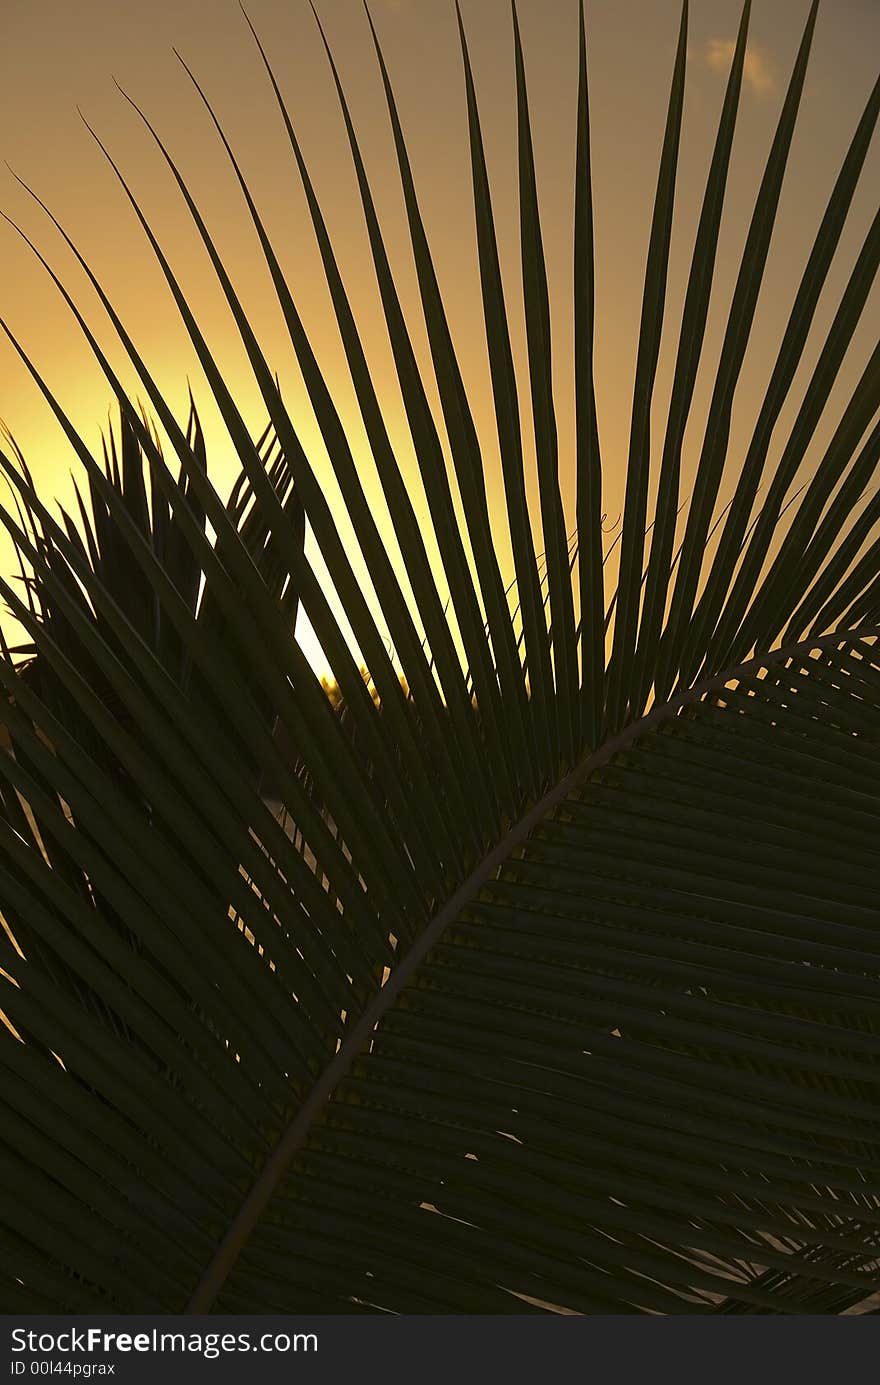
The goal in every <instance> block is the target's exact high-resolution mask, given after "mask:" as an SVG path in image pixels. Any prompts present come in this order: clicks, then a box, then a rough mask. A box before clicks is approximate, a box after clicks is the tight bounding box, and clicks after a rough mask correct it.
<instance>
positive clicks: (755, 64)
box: [703, 38, 776, 96]
mask: <svg viewBox="0 0 880 1385" xmlns="http://www.w3.org/2000/svg"><path fill="white" fill-rule="evenodd" d="M735 51H736V44H735V42H734V40H733V39H732V38H710V39H709V42H708V43H707V44H706V47H705V49H704V50H703V57H704V59H705V61H706V63H707V65H708V66H709V67H710V68H711V69H712V71H713V72H724V73H726V72H728V71H729V70H730V64H731V63H732V62H733V55H734V52H735ZM743 76H744V80H745V81H746V82H747V83H748V85H749V86H750V87H751V88H752V91H754V92H755V93H756V94H757V95H758V96H765V95H766V94H767V92H769V91H772V90H773V88H774V86H775V85H776V79H775V77H774V74H773V66H772V64H771V62H770V60H769V58H768V57H767V56H766V54H765V53H764V52H762V50H761V49H760V48H751V47H749V48H747V49H746V61H745V67H744V70H743Z"/></svg>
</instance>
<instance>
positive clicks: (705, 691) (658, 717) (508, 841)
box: [187, 625, 880, 1313]
mask: <svg viewBox="0 0 880 1385" xmlns="http://www.w3.org/2000/svg"><path fill="white" fill-rule="evenodd" d="M878 635H880V626H876V625H872V626H868V627H866V628H863V629H859V630H852V631H846V632H840V631H836V632H835V633H834V634H833V635H829V636H826V637H825V638H824V639H820V640H806V641H804V642H803V643H801V644H798V645H789V646H786V647H784V648H781V649H778V650H774V651H773V653H772V654H771V655H769V656H757V657H755V658H753V659H751V660H749V661H747V662H746V663H745V664H741V665H740V666H739V667H737V668H731V669H727V670H725V671H724V672H723V673H721V674H719V675H717V676H716V677H714V678H709V679H704V680H703V681H701V682H699V683H696V684H695V685H694V686H693V687H692V688H690V689H688V691H687V692H684V693H680V694H678V695H677V696H676V697H673V698H671V699H670V700H669V701H667V702H665V703H662V704H659V705H657V706H655V707H653V708H652V709H651V711H650V712H649V713H648V714H647V715H646V716H644V717H642V718H641V720H639V721H637V722H633V723H631V724H630V725H629V726H628V727H627V728H626V729H625V730H624V731H622V732H619V733H618V734H617V735H616V736H610V737H609V738H608V739H607V740H606V741H605V742H604V743H603V745H602V746H601V748H600V749H599V750H598V751H594V752H592V753H591V754H589V755H588V756H587V758H586V759H585V760H584V761H583V762H582V763H581V764H579V765H577V766H576V767H575V768H574V769H573V770H570V771H569V772H568V773H567V774H566V775H565V776H564V777H563V778H562V779H561V780H560V781H559V782H558V783H557V784H555V785H554V786H553V788H552V789H550V790H549V792H548V793H546V794H545V795H544V796H543V798H541V799H540V800H539V801H538V802H537V803H536V804H534V805H533V806H532V807H531V808H530V809H529V810H528V812H526V813H525V814H524V815H523V817H522V818H520V820H519V821H518V822H517V823H515V824H514V825H513V826H512V827H511V828H510V830H509V831H508V832H507V833H506V834H505V835H504V836H503V837H502V839H501V840H500V841H499V842H498V843H497V844H496V845H495V846H494V847H493V848H492V850H491V851H490V852H489V853H488V854H487V855H486V856H485V857H484V858H483V860H482V861H481V862H480V864H479V865H478V866H477V868H476V870H474V871H473V872H472V873H471V875H470V876H469V877H468V878H467V880H465V881H464V883H463V884H462V885H461V886H460V887H459V888H458V889H457V890H456V891H455V893H454V894H453V895H452V896H451V897H450V898H449V899H448V900H447V901H446V902H445V903H444V904H443V906H442V908H441V909H440V910H439V911H438V912H437V913H436V914H435V915H434V917H433V918H432V919H431V920H430V921H429V922H428V923H427V924H426V925H425V927H424V929H423V930H422V932H421V933H420V934H419V936H418V939H417V940H416V942H415V943H414V944H413V945H412V947H411V948H410V949H409V951H408V952H407V953H406V954H405V955H404V956H403V957H402V958H401V959H400V960H399V961H397V963H396V965H395V967H394V969H393V971H391V973H390V975H389V976H388V979H387V981H386V982H385V984H384V985H383V986H382V988H381V990H379V991H378V992H377V993H376V995H375V996H374V997H373V999H372V1000H371V1001H370V1003H369V1004H368V1005H367V1007H366V1009H365V1010H364V1011H363V1013H362V1014H361V1015H360V1017H359V1018H358V1020H357V1022H356V1024H355V1025H354V1027H353V1028H352V1029H351V1030H350V1031H349V1032H348V1034H347V1035H346V1037H345V1039H343V1041H342V1043H341V1045H340V1048H339V1050H338V1052H337V1053H336V1054H335V1056H334V1057H333V1059H332V1061H331V1062H330V1063H329V1064H328V1065H327V1067H326V1068H325V1070H324V1072H323V1073H322V1074H321V1076H320V1077H319V1078H318V1080H317V1081H316V1083H315V1085H314V1087H313V1088H312V1090H311V1092H310V1093H309V1095H308V1097H307V1098H306V1100H305V1101H304V1102H303V1105H302V1106H301V1108H300V1110H299V1111H298V1112H297V1115H296V1117H295V1118H294V1120H293V1121H292V1122H291V1123H290V1125H289V1126H288V1127H287V1129H286V1130H285V1131H284V1133H283V1135H282V1136H281V1138H280V1139H279V1141H278V1143H277V1145H276V1146H275V1149H274V1150H273V1152H272V1154H271V1156H270V1157H269V1159H268V1160H267V1161H266V1164H265V1165H264V1167H263V1169H262V1172H261V1174H260V1177H259V1178H258V1179H257V1181H256V1182H255V1184H254V1186H253V1187H252V1188H251V1190H250V1191H249V1193H248V1196H247V1198H246V1199H245V1201H244V1202H243V1204H242V1206H241V1208H240V1210H239V1212H238V1213H237V1214H236V1216H235V1218H234V1219H233V1221H232V1223H231V1224H230V1227H229V1231H228V1232H227V1235H226V1236H225V1237H224V1240H223V1242H222V1244H221V1245H220V1246H219V1247H218V1250H217V1254H216V1257H215V1258H214V1260H213V1261H212V1263H211V1264H210V1265H209V1266H208V1267H207V1269H206V1271H205V1274H204V1276H203V1278H202V1280H201V1282H200V1283H199V1285H198V1287H197V1289H196V1292H195V1294H194V1295H193V1298H192V1300H191V1301H190V1304H189V1306H188V1310H187V1311H188V1312H191V1313H202V1312H207V1311H208V1310H209V1309H210V1307H211V1305H212V1304H213V1302H214V1299H215V1298H216V1296H217V1294H218V1292H219V1291H220V1290H221V1289H222V1286H223V1284H224V1283H225V1281H226V1279H227V1277H228V1275H229V1273H230V1270H231V1269H232V1267H233V1265H234V1263H235V1260H236V1259H237V1257H238V1255H239V1253H240V1252H241V1250H242V1248H243V1246H244V1245H245V1244H246V1242H247V1239H248V1237H249V1235H250V1233H251V1232H252V1230H253V1229H254V1227H255V1226H256V1225H257V1223H258V1222H259V1219H260V1217H261V1215H262V1213H263V1211H264V1210H265V1208H266V1206H267V1205H268V1203H269V1201H270V1199H271V1197H272V1194H273V1193H274V1191H275V1189H276V1188H277V1186H278V1184H279V1183H280V1181H281V1180H282V1179H283V1178H284V1176H285V1174H286V1172H287V1170H288V1169H289V1167H290V1164H291V1162H292V1161H293V1159H294V1158H295V1156H296V1154H297V1151H298V1150H299V1149H301V1148H302V1146H303V1145H304V1144H305V1142H306V1140H307V1139H308V1136H309V1132H310V1130H311V1128H312V1125H313V1124H314V1122H315V1121H316V1120H318V1119H320V1117H321V1115H322V1113H323V1110H324V1108H325V1106H326V1105H327V1103H328V1102H329V1101H330V1100H331V1099H332V1097H333V1094H334V1092H335V1090H336V1088H337V1087H338V1086H339V1083H340V1082H341V1081H342V1080H343V1079H344V1078H345V1077H346V1076H347V1075H348V1073H349V1072H350V1070H351V1067H352V1065H353V1063H354V1062H355V1061H356V1060H357V1059H358V1058H360V1057H362V1056H364V1054H365V1053H366V1052H367V1051H368V1046H369V1044H370V1040H371V1036H372V1035H373V1033H374V1031H375V1030H376V1028H377V1026H378V1025H379V1024H380V1023H381V1021H382V1018H383V1016H384V1015H385V1014H386V1013H387V1012H388V1010H389V1009H390V1008H391V1007H392V1006H393V1005H394V1002H395V1000H396V999H397V997H398V996H399V995H400V993H401V991H402V990H403V988H404V987H405V986H406V985H407V983H408V982H409V981H410V980H411V979H412V977H413V975H414V974H415V972H416V970H417V968H418V967H419V965H420V964H421V963H422V962H423V961H424V960H425V959H426V958H427V957H428V956H429V955H430V954H431V952H432V950H433V949H434V947H435V946H436V944H438V943H439V942H440V941H441V940H442V938H443V934H444V932H445V931H446V929H447V928H448V927H449V926H450V924H453V923H454V922H455V921H456V920H457V919H459V918H460V916H461V915H462V913H463V912H464V911H465V910H466V909H467V908H468V906H469V905H470V904H472V903H473V902H474V900H476V899H477V897H478V896H479V894H480V891H481V890H482V889H483V887H484V886H485V885H487V884H488V883H489V882H490V881H491V880H492V879H493V878H494V877H495V876H496V875H497V873H498V871H499V870H500V868H501V867H502V866H503V864H504V862H505V861H506V860H507V859H508V858H509V857H510V856H511V855H512V854H513V853H514V852H515V851H516V850H517V849H518V848H519V847H520V846H521V845H522V844H523V843H524V842H525V841H526V840H527V839H528V837H529V836H530V835H531V834H532V833H533V832H534V831H535V830H536V829H537V828H540V827H541V825H542V824H543V823H544V821H545V820H546V819H547V818H548V817H549V816H550V815H551V814H552V812H553V810H554V809H555V808H556V807H557V806H558V805H559V804H560V803H562V802H564V801H565V799H566V798H567V797H568V796H569V795H570V794H571V793H572V792H573V791H574V790H576V789H578V788H579V787H580V786H581V785H582V784H583V783H584V782H585V781H586V780H588V779H589V777H590V775H591V774H593V773H594V772H595V771H596V770H598V769H601V768H602V767H603V766H604V765H606V764H608V763H609V761H611V760H612V759H613V757H614V756H615V755H617V754H619V753H621V752H623V751H626V749H627V748H628V747H629V746H631V745H632V744H633V743H634V742H636V741H638V740H639V739H640V737H642V736H644V735H646V734H647V733H648V732H650V731H651V730H652V729H653V728H654V727H656V726H657V725H658V724H660V723H662V722H663V721H665V720H667V719H670V718H672V717H674V716H676V715H677V714H679V713H680V712H681V711H682V710H683V709H684V708H686V707H689V706H691V705H693V704H695V703H699V702H701V701H703V700H704V699H705V698H706V697H707V695H709V694H711V693H713V692H723V690H724V689H725V688H726V687H727V686H728V685H729V684H735V683H737V682H738V681H739V680H740V679H742V678H744V677H746V676H748V675H749V674H755V673H761V672H763V671H765V670H767V669H769V668H772V667H773V665H774V664H776V663H779V664H786V663H788V662H791V661H796V660H797V658H798V656H808V655H811V654H815V653H817V652H820V651H822V650H825V649H830V650H834V649H837V648H843V647H847V646H850V645H851V644H853V643H856V642H858V641H859V640H863V639H870V640H873V639H876V638H877V637H878Z"/></svg>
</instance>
